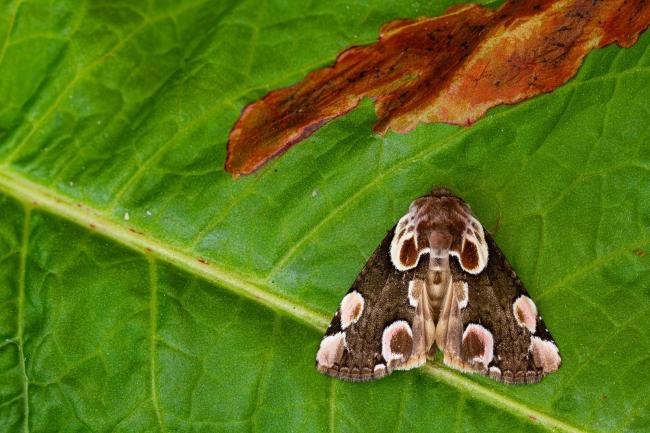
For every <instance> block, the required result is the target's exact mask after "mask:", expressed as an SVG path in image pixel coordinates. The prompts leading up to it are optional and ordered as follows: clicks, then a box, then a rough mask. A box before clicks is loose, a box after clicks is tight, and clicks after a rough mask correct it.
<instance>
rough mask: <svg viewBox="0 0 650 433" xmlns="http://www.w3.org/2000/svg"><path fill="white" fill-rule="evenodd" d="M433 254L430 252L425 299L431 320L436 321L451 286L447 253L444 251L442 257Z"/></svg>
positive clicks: (433, 252)
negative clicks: (427, 302) (427, 301)
mask: <svg viewBox="0 0 650 433" xmlns="http://www.w3.org/2000/svg"><path fill="white" fill-rule="evenodd" d="M435 253H436V252H435V251H432V253H431V255H430V256H429V271H428V272H427V295H428V296H427V297H428V298H429V306H430V309H431V312H432V314H433V320H434V321H437V320H438V317H437V316H438V313H439V312H440V309H441V307H442V302H443V300H444V297H445V293H446V292H447V290H448V288H449V286H450V284H451V272H450V271H449V253H448V252H447V251H444V252H443V254H444V255H440V256H437V255H436V254H435Z"/></svg>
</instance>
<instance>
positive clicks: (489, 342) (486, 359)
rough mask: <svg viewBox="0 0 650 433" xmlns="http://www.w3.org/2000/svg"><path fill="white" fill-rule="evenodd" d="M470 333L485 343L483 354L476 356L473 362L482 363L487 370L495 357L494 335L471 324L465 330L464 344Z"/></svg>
mask: <svg viewBox="0 0 650 433" xmlns="http://www.w3.org/2000/svg"><path fill="white" fill-rule="evenodd" d="M470 333H472V334H474V335H476V336H477V337H478V339H479V340H481V342H482V343H483V353H482V354H481V355H478V356H475V357H474V358H473V359H472V361H473V362H480V363H481V364H483V367H484V368H485V369H487V366H488V364H489V363H490V362H492V358H493V357H494V338H493V337H492V333H491V332H490V331H488V330H487V329H485V328H484V327H483V326H481V325H478V324H476V323H470V324H469V325H467V328H465V332H463V344H464V343H465V339H466V338H467V336H468V335H469V334H470Z"/></svg>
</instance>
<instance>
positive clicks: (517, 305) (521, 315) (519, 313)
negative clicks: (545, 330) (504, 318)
mask: <svg viewBox="0 0 650 433" xmlns="http://www.w3.org/2000/svg"><path fill="white" fill-rule="evenodd" d="M512 314H514V316H515V320H516V321H517V323H518V324H519V326H521V327H526V328H528V330H529V331H530V333H531V334H534V333H535V328H536V327H537V306H536V305H535V303H534V302H533V300H532V299H530V298H529V297H528V296H526V295H521V296H520V297H518V298H517V300H516V301H515V302H514V303H513V304H512Z"/></svg>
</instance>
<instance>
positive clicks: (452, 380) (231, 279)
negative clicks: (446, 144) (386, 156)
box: [0, 170, 587, 433]
mask: <svg viewBox="0 0 650 433" xmlns="http://www.w3.org/2000/svg"><path fill="white" fill-rule="evenodd" d="M0 192H4V193H6V194H7V195H10V196H12V197H14V198H15V199H17V200H19V201H20V202H21V203H22V204H23V206H24V207H25V208H26V209H28V210H31V209H41V210H43V211H46V212H48V213H51V214H53V215H55V216H57V217H60V218H63V219H65V220H68V221H71V222H73V223H75V224H77V225H79V226H83V227H86V228H90V229H91V230H93V231H95V232H97V233H98V234H101V235H102V236H105V237H106V238H109V239H111V240H113V241H115V242H118V243H120V244H122V245H125V246H127V247H128V248H131V249H134V250H137V251H139V252H141V253H143V254H145V255H149V256H151V257H153V258H155V259H156V260H160V261H162V262H164V263H169V264H172V265H174V266H176V267H177V268H179V269H182V270H184V271H185V272H187V273H189V274H191V275H195V276H198V277H200V278H203V279H205V280H206V281H209V282H211V283H213V284H215V285H217V286H219V287H222V288H225V289H227V290H229V291H230V292H232V293H234V294H236V295H239V296H244V297H246V298H248V299H251V300H253V301H255V302H257V303H260V304H263V305H265V306H267V307H269V308H271V309H273V310H276V311H279V312H282V313H284V314H285V315H287V316H290V317H292V318H293V319H295V320H297V321H299V322H302V323H303V324H305V325H307V326H309V327H311V328H314V329H316V330H319V331H322V330H323V329H325V328H326V327H327V325H328V324H329V318H328V317H325V316H324V315H323V314H321V313H318V312H316V311H314V310H312V309H310V308H307V307H305V306H303V305H299V304H296V303H294V302H292V301H290V300H288V299H286V298H283V297H280V296H278V295H276V294H274V293H271V292H269V291H267V290H266V289H265V288H264V287H263V286H262V285H261V284H260V283H259V282H255V281H253V280H252V279H251V278H250V277H248V278H247V277H245V276H244V275H241V274H238V273H236V272H233V271H232V270H230V269H225V268H222V267H220V266H218V265H216V264H213V263H205V262H203V261H200V260H201V258H200V257H195V256H193V255H191V254H190V253H188V252H187V251H183V250H180V249H177V248H174V247H173V246H170V245H168V244H165V243H164V242H162V241H161V240H159V239H156V238H154V237H150V236H147V235H144V234H142V235H141V234H138V232H134V231H132V230H133V228H132V227H130V226H128V225H125V224H123V223H118V222H116V221H114V220H111V219H110V218H109V217H107V216H106V215H104V214H102V213H101V212H100V211H98V210H96V209H94V208H91V207H88V206H85V205H80V204H79V203H76V202H74V201H73V200H71V199H70V198H69V197H66V196H64V195H62V194H59V193H57V192H53V191H52V190H50V189H47V188H45V187H44V186H42V185H39V184H37V183H35V182H33V181H31V180H28V179H26V178H25V177H23V176H21V175H20V174H17V173H13V172H11V171H9V170H4V171H3V172H1V173H0ZM130 228H131V230H129V229H130ZM19 320H22V319H20V318H19ZM421 371H422V372H423V373H424V374H427V375H429V376H432V377H433V378H435V379H437V380H440V381H441V382H444V383H446V384H447V385H449V386H452V387H454V388H456V389H458V390H460V391H463V392H465V393H467V394H469V395H470V396H472V398H476V399H478V400H481V401H483V402H485V403H488V404H490V405H492V406H494V407H497V408H500V409H503V410H505V411H507V412H510V413H512V414H514V415H516V416H519V417H521V418H523V419H525V420H527V421H528V422H534V423H535V424H536V425H538V426H542V427H544V428H546V429H548V430H550V431H556V430H561V431H564V432H568V433H584V432H587V430H584V429H579V428H577V427H575V426H573V425H571V424H569V423H567V422H565V421H563V420H561V419H558V418H555V417H554V416H552V415H548V414H546V413H544V412H541V411H538V410H536V409H534V408H531V407H529V406H527V405H526V404H524V403H521V402H519V401H517V400H515V399H512V398H510V397H508V396H506V395H503V394H501V393H499V392H496V391H494V390H492V389H489V388H486V387H485V386H483V385H481V384H479V383H476V382H474V381H472V380H471V379H469V378H468V377H467V376H465V375H463V374H462V373H459V372H456V371H453V370H449V369H447V368H444V367H440V366H435V365H433V364H431V363H428V364H427V365H426V366H424V367H423V368H422V369H421ZM152 374H153V372H152Z"/></svg>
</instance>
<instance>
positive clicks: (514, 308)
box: [316, 188, 561, 383]
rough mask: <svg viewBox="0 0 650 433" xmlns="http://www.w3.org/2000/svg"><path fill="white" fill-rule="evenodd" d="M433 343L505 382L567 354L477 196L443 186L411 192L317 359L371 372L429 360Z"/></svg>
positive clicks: (371, 375) (358, 376) (351, 375)
mask: <svg viewBox="0 0 650 433" xmlns="http://www.w3.org/2000/svg"><path fill="white" fill-rule="evenodd" d="M434 343H435V346H434ZM434 347H437V348H439V349H440V350H441V351H442V352H443V354H444V362H445V364H447V365H448V366H450V367H453V368H456V369H460V370H462V371H467V372H473V373H481V374H484V375H487V376H489V377H491V378H493V379H496V380H499V381H502V382H506V383H535V382H539V380H540V379H541V378H542V377H543V376H545V375H547V374H549V373H552V372H554V371H555V370H557V369H558V368H559V366H560V363H561V360H560V354H559V351H558V348H557V346H556V344H555V342H554V341H553V338H552V337H551V335H550V333H549V332H548V330H547V329H546V325H545V324H544V322H543V320H542V318H541V317H540V316H539V314H538V312H537V307H536V306H535V303H534V302H533V301H532V299H531V298H530V297H529V296H528V294H527V292H526V289H525V288H524V286H523V284H522V283H521V281H520V280H519V278H518V277H517V274H516V273H515V272H514V270H513V269H512V267H511V266H510V263H509V262H508V260H507V259H506V258H505V257H504V255H503V253H502V252H501V250H500V249H499V248H498V246H497V245H496V243H495V242H494V239H493V238H492V237H491V236H490V234H489V233H488V232H487V231H486V230H485V229H484V228H483V226H482V225H481V223H480V222H479V221H478V220H477V219H476V217H475V216H474V215H473V214H472V212H471V209H470V207H469V205H468V204H467V203H465V202H464V201H463V200H462V199H460V198H459V197H457V196H455V195H453V194H452V193H451V192H450V191H449V190H447V189H445V188H438V189H435V190H434V191H432V192H431V193H430V194H427V195H426V196H423V197H420V198H418V199H416V200H415V201H413V203H411V206H410V207H409V211H408V212H407V214H406V215H404V216H403V217H402V218H401V219H400V220H399V222H398V223H397V225H396V226H395V228H393V230H391V231H390V232H389V233H388V235H387V236H386V238H385V239H384V240H383V242H382V243H381V245H380V246H379V247H378V248H377V250H376V251H375V252H374V254H373V256H372V257H371V258H370V259H369V260H368V262H367V263H366V265H365V267H364V269H363V270H362V271H361V273H360V274H359V276H358V277H357V279H356V281H355V282H354V284H353V285H352V288H351V289H350V290H349V291H348V293H347V294H346V295H345V297H344V298H343V300H342V301H341V304H340V306H339V309H338V311H337V312H336V315H335V316H334V319H333V320H332V323H331V324H330V326H329V328H328V329H327V332H326V333H325V337H324V338H323V340H322V341H321V344H320V347H319V350H318V353H317V355H316V366H317V368H318V370H319V371H321V372H323V373H326V374H329V375H331V376H334V377H337V378H342V379H348V380H355V381H361V380H372V379H378V378H380V377H383V376H385V375H386V374H390V373H391V372H392V371H393V370H396V369H408V368H413V367H417V366H420V365H422V364H423V363H424V362H426V358H427V355H432V354H434V353H435V348H434Z"/></svg>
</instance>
